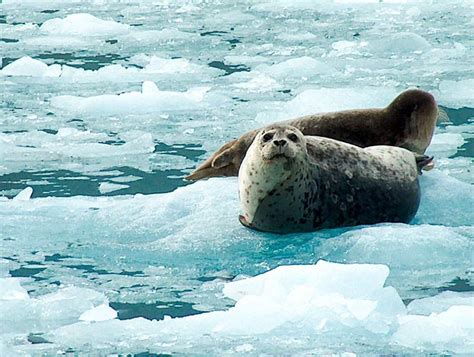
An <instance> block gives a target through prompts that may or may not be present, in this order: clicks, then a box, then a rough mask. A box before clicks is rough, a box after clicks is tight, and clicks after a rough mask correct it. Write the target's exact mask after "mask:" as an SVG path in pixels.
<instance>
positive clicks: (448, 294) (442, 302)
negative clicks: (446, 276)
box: [407, 291, 474, 315]
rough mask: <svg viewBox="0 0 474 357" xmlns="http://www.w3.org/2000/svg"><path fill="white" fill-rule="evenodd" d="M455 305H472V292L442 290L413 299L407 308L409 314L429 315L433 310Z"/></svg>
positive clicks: (436, 310) (443, 309)
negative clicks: (429, 295) (422, 297)
mask: <svg viewBox="0 0 474 357" xmlns="http://www.w3.org/2000/svg"><path fill="white" fill-rule="evenodd" d="M456 305H457V306H461V305H464V306H474V292H463V293H458V292H454V291H444V292H442V293H441V294H438V295H435V296H432V297H428V298H424V299H417V300H413V301H412V302H411V303H409V304H408V306H407V308H408V311H409V312H410V314H416V315H430V314H431V313H433V312H435V313H441V312H443V311H445V310H447V309H449V308H450V307H452V306H456Z"/></svg>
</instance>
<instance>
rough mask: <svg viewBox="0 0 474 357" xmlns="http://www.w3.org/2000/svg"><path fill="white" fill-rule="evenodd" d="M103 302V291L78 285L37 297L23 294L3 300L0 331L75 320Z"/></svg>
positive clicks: (104, 302) (19, 329) (60, 324)
mask: <svg viewBox="0 0 474 357" xmlns="http://www.w3.org/2000/svg"><path fill="white" fill-rule="evenodd" d="M7 279H12V278H7ZM2 285H3V284H2ZM106 303H107V299H106V298H105V296H104V295H103V294H101V293H99V292H96V291H94V290H91V289H84V288H77V287H69V288H63V289H60V290H58V291H57V292H54V293H50V294H46V295H42V296H39V297H38V298H31V297H28V296H27V295H26V296H25V295H24V294H23V295H22V296H21V299H15V300H3V301H2V303H1V304H0V331H1V332H3V333H5V332H7V333H15V332H30V331H32V330H33V331H34V330H36V329H38V330H41V329H43V328H57V327H59V326H62V325H66V324H71V323H74V322H77V321H78V319H79V317H80V316H81V315H82V314H83V313H84V312H86V311H88V310H91V309H92V308H94V307H96V306H99V305H101V304H106ZM5 321H8V324H5V323H4V322H5Z"/></svg>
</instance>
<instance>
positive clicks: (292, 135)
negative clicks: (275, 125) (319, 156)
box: [288, 133, 298, 143]
mask: <svg viewBox="0 0 474 357" xmlns="http://www.w3.org/2000/svg"><path fill="white" fill-rule="evenodd" d="M288 139H290V140H291V141H293V142H294V143H296V142H297V141H298V136H297V135H296V134H294V133H291V134H288Z"/></svg>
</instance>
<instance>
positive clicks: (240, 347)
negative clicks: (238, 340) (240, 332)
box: [235, 343, 254, 352]
mask: <svg viewBox="0 0 474 357" xmlns="http://www.w3.org/2000/svg"><path fill="white" fill-rule="evenodd" d="M252 350H254V347H253V346H252V345H251V344H250V343H244V344H243V345H238V346H236V347H235V352H251V351H252Z"/></svg>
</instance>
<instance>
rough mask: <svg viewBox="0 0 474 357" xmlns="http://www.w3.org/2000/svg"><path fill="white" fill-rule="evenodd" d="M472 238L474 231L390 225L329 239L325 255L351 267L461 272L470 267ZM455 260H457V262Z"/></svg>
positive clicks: (473, 244)
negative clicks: (376, 265)
mask: <svg viewBox="0 0 474 357" xmlns="http://www.w3.org/2000/svg"><path fill="white" fill-rule="evenodd" d="M473 238H474V229H467V228H450V227H443V226H431V225H419V226H413V225H406V224H390V225H382V226H376V227H368V228H362V229H357V230H354V231H350V232H347V233H344V234H342V235H340V236H337V237H335V238H332V239H327V240H326V241H324V242H323V244H322V251H323V252H325V255H326V256H327V257H328V258H330V259H332V260H334V259H336V260H341V259H343V260H344V261H347V262H350V263H355V262H357V263H379V264H387V265H388V266H390V267H392V268H400V267H403V268H404V269H408V267H410V268H411V269H427V267H430V266H431V267H432V268H433V269H435V268H436V267H441V266H458V267H459V270H460V271H461V272H462V271H463V269H464V270H466V269H469V267H470V264H471V258H472V255H471V252H472V249H474V242H473V241H472V239H473ZM404 252H410V254H404ZM453 256H456V257H457V258H456V261H455V262H453V260H452V257H453Z"/></svg>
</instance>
